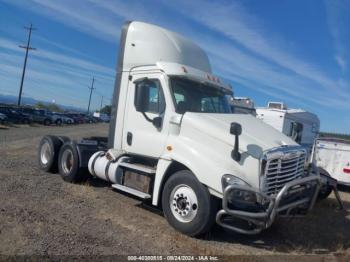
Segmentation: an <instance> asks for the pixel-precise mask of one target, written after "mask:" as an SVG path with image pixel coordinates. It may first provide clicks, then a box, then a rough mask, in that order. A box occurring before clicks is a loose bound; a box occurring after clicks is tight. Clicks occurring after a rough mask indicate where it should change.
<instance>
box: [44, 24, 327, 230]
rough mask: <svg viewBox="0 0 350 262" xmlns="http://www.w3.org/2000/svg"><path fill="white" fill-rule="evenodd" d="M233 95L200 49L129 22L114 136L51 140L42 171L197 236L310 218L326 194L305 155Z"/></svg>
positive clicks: (46, 142)
mask: <svg viewBox="0 0 350 262" xmlns="http://www.w3.org/2000/svg"><path fill="white" fill-rule="evenodd" d="M230 96H232V87H231V86H230V85H228V84H226V83H225V82H224V81H223V80H222V79H221V78H219V77H218V76H216V75H214V74H213V73H212V70H211V66H210V63H209V59H208V57H207V55H206V54H205V52H204V51H203V50H202V49H201V48H200V47H199V46H197V45H196V44H194V43H193V42H191V41H189V40H188V39H186V38H184V37H182V36H180V35H178V34H176V33H174V32H171V31H168V30H166V29H163V28H161V27H158V26H155V25H150V24H146V23H142V22H129V23H127V24H126V25H125V26H124V27H123V29H122V34H121V42H120V52H119V61H118V68H117V76H116V83H115V90H114V95H113V105H112V116H111V121H110V127H109V136H108V139H102V138H87V139H83V140H82V141H73V140H70V139H68V138H61V137H52V136H46V137H44V138H43V139H42V141H41V143H40V146H39V153H38V158H39V165H40V166H41V168H42V169H44V170H47V171H54V170H57V169H58V171H59V173H60V174H61V176H62V178H63V179H64V180H65V181H68V182H77V181H81V180H83V179H86V177H87V175H88V174H90V175H92V176H95V177H98V178H101V179H104V180H106V181H108V182H110V183H111V184H112V187H113V188H114V189H116V190H117V191H124V192H127V193H128V194H131V195H135V196H137V197H140V198H141V199H144V200H149V201H150V203H151V204H152V205H154V206H159V207H160V208H161V209H162V210H163V213H164V216H165V217H166V219H167V220H168V222H169V224H170V225H171V226H173V227H174V228H175V229H177V230H179V231H180V232H182V233H184V234H187V235H190V236H196V235H200V234H203V233H205V232H208V231H209V230H210V228H211V226H212V225H213V224H214V223H215V222H216V223H218V224H219V225H221V226H223V227H225V228H227V229H230V230H233V231H236V232H239V233H243V234H257V233H259V232H261V231H262V230H264V229H266V228H268V227H269V226H270V225H271V224H272V223H273V221H274V220H275V219H276V218H277V217H278V216H291V215H295V214H298V215H300V214H305V213H306V212H307V211H309V210H310V209H311V208H312V207H313V205H314V202H315V199H316V196H317V193H318V190H319V188H320V178H319V176H318V175H316V174H315V173H313V172H311V171H310V169H309V168H308V167H309V166H308V163H306V151H305V149H304V148H303V147H301V146H299V145H298V144H297V143H296V142H295V141H293V140H292V139H291V138H289V137H288V136H286V135H284V134H282V133H280V132H278V131H277V130H275V129H274V128H272V127H270V126H269V125H267V124H265V123H263V122H262V121H260V120H258V119H256V118H255V117H254V116H252V115H249V114H236V113H232V111H231V107H230V104H229V100H228V99H229V97H230ZM86 169H88V171H87V170H86ZM242 224H243V225H242Z"/></svg>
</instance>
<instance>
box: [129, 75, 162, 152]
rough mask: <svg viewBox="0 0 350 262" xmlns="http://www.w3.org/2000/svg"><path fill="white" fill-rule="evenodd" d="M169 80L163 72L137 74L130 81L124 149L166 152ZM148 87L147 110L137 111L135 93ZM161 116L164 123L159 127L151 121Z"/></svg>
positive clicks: (146, 93)
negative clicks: (167, 89)
mask: <svg viewBox="0 0 350 262" xmlns="http://www.w3.org/2000/svg"><path fill="white" fill-rule="evenodd" d="M165 86H166V82H165V79H164V77H163V76H162V74H160V73H153V74H149V73H148V74H147V75H145V74H135V75H133V77H132V81H129V86H128V97H127V104H126V112H125V118H124V119H125V121H124V129H123V141H122V145H123V149H124V150H125V151H126V152H127V153H132V154H137V155H143V156H147V157H152V158H159V157H160V156H161V154H162V152H163V151H164V147H165V142H166V138H167V134H168V132H167V125H168V123H169V120H168V119H167V118H168V115H169V114H167V113H166V112H167V110H169V109H168V108H169V107H167V105H166V100H165V96H164V93H165V92H164V87H165ZM141 88H146V90H147V91H146V92H145V95H144V97H142V99H145V101H144V102H145V103H146V110H145V112H144V113H142V112H138V111H136V107H135V95H137V94H136V93H137V92H139V91H138V90H140V89H141ZM156 117H161V118H162V119H161V126H160V127H156V126H155V125H154V124H153V123H152V120H153V119H154V118H156Z"/></svg>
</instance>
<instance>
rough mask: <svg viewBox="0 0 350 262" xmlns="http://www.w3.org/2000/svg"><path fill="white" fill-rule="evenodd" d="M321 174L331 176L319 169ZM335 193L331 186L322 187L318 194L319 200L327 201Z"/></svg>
mask: <svg viewBox="0 0 350 262" xmlns="http://www.w3.org/2000/svg"><path fill="white" fill-rule="evenodd" d="M318 170H319V172H320V174H322V175H325V176H329V177H330V176H331V175H330V174H329V173H328V172H327V171H326V170H324V169H323V168H320V167H319V168H318ZM332 191H333V188H332V187H331V186H330V185H328V184H327V185H322V186H321V188H320V191H319V192H318V196H317V200H323V199H326V198H327V197H328V196H329V195H330V194H331V193H332Z"/></svg>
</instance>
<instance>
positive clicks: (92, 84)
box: [88, 77, 96, 114]
mask: <svg viewBox="0 0 350 262" xmlns="http://www.w3.org/2000/svg"><path fill="white" fill-rule="evenodd" d="M94 83H95V77H93V78H92V83H91V87H90V86H89V87H88V88H89V89H90V97H89V105H88V114H89V113H90V103H91V96H92V90H94V89H96V88H94Z"/></svg>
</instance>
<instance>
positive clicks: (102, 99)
mask: <svg viewBox="0 0 350 262" xmlns="http://www.w3.org/2000/svg"><path fill="white" fill-rule="evenodd" d="M102 102H103V96H101V105H100V113H101V109H102Z"/></svg>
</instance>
